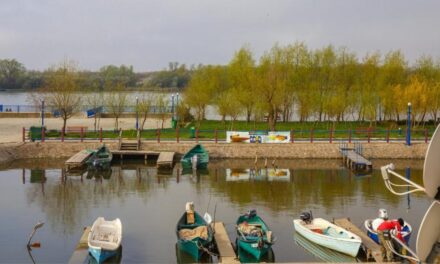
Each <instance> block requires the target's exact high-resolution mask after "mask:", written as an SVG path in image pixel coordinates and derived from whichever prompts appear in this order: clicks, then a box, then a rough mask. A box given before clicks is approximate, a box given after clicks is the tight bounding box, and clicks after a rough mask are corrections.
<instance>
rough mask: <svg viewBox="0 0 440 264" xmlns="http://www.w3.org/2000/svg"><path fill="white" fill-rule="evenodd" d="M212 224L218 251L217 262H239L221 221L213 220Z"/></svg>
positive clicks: (234, 263) (232, 263) (233, 263)
mask: <svg viewBox="0 0 440 264" xmlns="http://www.w3.org/2000/svg"><path fill="white" fill-rule="evenodd" d="M212 225H213V228H214V230H215V234H214V239H215V242H216V243H217V249H218V252H219V263H228V264H229V263H231V264H236V263H240V261H238V259H237V255H236V254H235V251H234V249H233V248H232V245H231V240H230V239H229V236H228V233H227V232H226V229H225V225H224V224H223V222H215V223H213V224H212Z"/></svg>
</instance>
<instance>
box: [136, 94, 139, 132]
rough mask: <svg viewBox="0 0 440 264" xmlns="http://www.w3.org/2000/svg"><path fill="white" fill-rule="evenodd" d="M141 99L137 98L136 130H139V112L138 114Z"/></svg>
mask: <svg viewBox="0 0 440 264" xmlns="http://www.w3.org/2000/svg"><path fill="white" fill-rule="evenodd" d="M138 105H139V98H138V97H137V96H136V130H138V129H139V112H138Z"/></svg>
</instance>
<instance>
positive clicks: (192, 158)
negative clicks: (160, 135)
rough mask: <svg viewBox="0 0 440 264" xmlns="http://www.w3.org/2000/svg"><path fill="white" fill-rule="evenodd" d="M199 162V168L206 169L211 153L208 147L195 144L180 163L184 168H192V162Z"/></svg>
mask: <svg viewBox="0 0 440 264" xmlns="http://www.w3.org/2000/svg"><path fill="white" fill-rule="evenodd" d="M193 162H197V169H206V168H207V167H208V162H209V155H208V152H207V151H206V149H205V148H204V147H203V146H202V145H200V144H197V145H195V146H194V147H193V148H192V149H190V150H189V151H188V152H187V153H186V154H185V155H183V157H182V159H181V160H180V163H181V164H182V168H184V169H191V168H192V167H193V166H192V163H193Z"/></svg>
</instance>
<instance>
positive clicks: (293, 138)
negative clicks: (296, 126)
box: [290, 129, 295, 143]
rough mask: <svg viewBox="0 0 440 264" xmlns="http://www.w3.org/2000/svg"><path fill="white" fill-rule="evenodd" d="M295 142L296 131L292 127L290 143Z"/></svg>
mask: <svg viewBox="0 0 440 264" xmlns="http://www.w3.org/2000/svg"><path fill="white" fill-rule="evenodd" d="M293 142H295V131H294V130H293V129H290V143H293Z"/></svg>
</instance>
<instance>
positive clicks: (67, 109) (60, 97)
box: [30, 61, 169, 130]
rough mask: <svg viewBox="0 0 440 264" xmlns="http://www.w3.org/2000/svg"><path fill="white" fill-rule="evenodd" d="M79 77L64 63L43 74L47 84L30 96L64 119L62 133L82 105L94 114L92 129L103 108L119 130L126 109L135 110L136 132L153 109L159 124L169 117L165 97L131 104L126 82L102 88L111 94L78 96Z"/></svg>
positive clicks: (68, 64) (36, 103)
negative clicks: (136, 117) (137, 124)
mask: <svg viewBox="0 0 440 264" xmlns="http://www.w3.org/2000/svg"><path fill="white" fill-rule="evenodd" d="M80 85H81V75H80V72H79V71H78V69H77V67H76V65H75V64H74V63H72V62H69V61H64V62H63V63H61V64H60V65H59V66H57V67H53V68H50V69H48V70H47V72H46V81H45V82H44V85H43V86H42V87H40V89H39V90H38V92H36V93H32V94H31V95H30V101H31V102H32V103H33V104H34V105H36V106H39V107H40V106H41V102H42V101H43V100H44V102H45V103H46V105H47V106H48V107H50V108H51V109H53V110H56V111H57V112H58V113H59V116H60V117H61V118H62V119H63V129H65V128H66V124H67V120H68V119H69V118H71V117H72V116H73V115H75V114H76V113H78V112H79V111H80V110H81V107H82V105H83V104H85V105H87V106H89V107H90V108H92V109H95V110H97V114H95V119H94V120H95V122H94V128H95V130H96V129H97V128H98V127H99V121H100V117H101V113H102V112H101V110H98V109H99V108H102V106H105V107H106V110H107V112H108V113H109V114H110V115H111V116H112V117H113V118H114V119H115V129H118V128H119V118H120V117H121V116H122V114H123V113H124V112H125V111H126V108H127V106H136V107H137V109H135V111H136V112H137V113H138V115H139V120H140V124H139V128H140V129H143V128H144V125H145V122H146V119H147V117H148V116H149V115H150V114H151V111H152V106H154V107H155V108H156V109H159V111H158V112H157V114H158V115H159V117H160V118H161V120H162V128H163V123H164V120H165V119H166V117H167V115H168V109H167V107H168V105H169V101H168V99H167V97H166V96H165V95H164V94H156V95H152V94H149V95H144V96H140V97H139V98H138V100H137V102H136V101H133V100H130V99H129V97H128V94H127V92H126V90H127V82H123V81H108V82H107V83H106V84H105V85H106V87H108V89H109V91H110V92H106V93H105V94H104V93H97V92H91V93H86V94H84V93H80V91H81V90H80V88H81V86H80Z"/></svg>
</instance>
